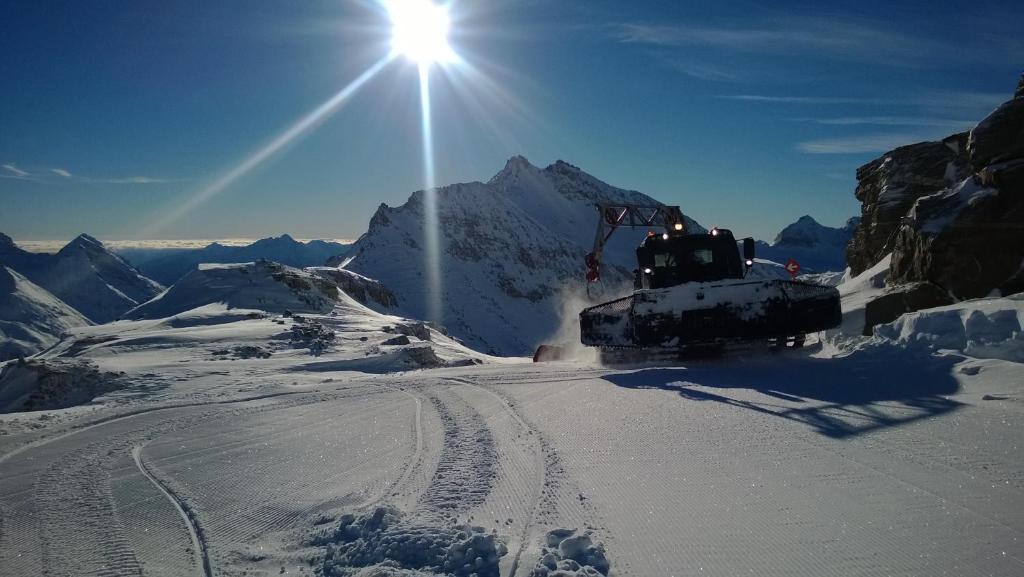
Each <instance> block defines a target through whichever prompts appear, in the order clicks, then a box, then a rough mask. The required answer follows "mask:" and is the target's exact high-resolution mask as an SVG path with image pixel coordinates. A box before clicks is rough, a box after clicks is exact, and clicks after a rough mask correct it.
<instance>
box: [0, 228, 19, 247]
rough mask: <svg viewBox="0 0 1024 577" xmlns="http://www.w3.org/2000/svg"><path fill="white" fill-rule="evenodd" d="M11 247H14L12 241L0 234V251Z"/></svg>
mask: <svg viewBox="0 0 1024 577" xmlns="http://www.w3.org/2000/svg"><path fill="white" fill-rule="evenodd" d="M11 247H16V245H15V244H14V239H13V238H11V237H9V236H7V235H6V234H4V233H2V232H0V250H2V249H4V248H11Z"/></svg>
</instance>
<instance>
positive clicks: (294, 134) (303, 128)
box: [144, 55, 394, 238]
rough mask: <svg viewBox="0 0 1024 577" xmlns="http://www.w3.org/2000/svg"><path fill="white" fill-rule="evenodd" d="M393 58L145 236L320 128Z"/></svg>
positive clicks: (168, 223)
mask: <svg viewBox="0 0 1024 577" xmlns="http://www.w3.org/2000/svg"><path fill="white" fill-rule="evenodd" d="M393 58H394V57H393V55H388V56H386V57H384V58H382V59H380V60H378V61H377V62H376V63H375V64H374V65H373V66H371V67H370V68H368V69H366V71H364V72H363V73H362V74H360V75H359V76H358V77H356V79H355V80H353V81H352V82H350V83H349V84H348V86H346V87H344V88H342V89H341V90H340V91H338V93H337V94H335V95H334V96H332V97H331V98H330V99H328V100H327V101H326V102H324V103H323V104H321V105H320V106H318V107H316V108H315V109H314V110H313V111H312V112H310V113H309V114H307V115H306V116H303V117H302V118H300V119H299V120H298V121H297V122H295V123H294V124H292V125H291V126H289V127H288V129H287V130H285V131H284V132H282V133H281V134H279V135H278V136H277V137H275V138H274V139H273V140H271V141H270V142H269V143H267V144H266V145H265V146H263V147H262V148H260V149H259V150H257V151H256V152H255V153H253V154H252V155H250V156H249V157H248V158H246V159H245V160H243V161H242V162H241V163H239V164H238V165H237V166H235V167H234V168H232V169H231V170H229V171H227V172H225V173H224V174H223V175H221V176H220V177H219V178H218V179H217V180H215V181H213V182H211V183H210V184H209V185H207V186H206V187H205V188H203V189H202V190H200V191H199V192H198V193H196V194H195V195H193V196H192V197H191V198H189V199H187V200H186V201H184V202H182V203H181V204H179V205H178V206H177V207H175V208H174V210H172V211H170V212H168V213H167V214H165V215H164V216H163V217H162V218H161V219H159V220H158V221H157V222H155V223H153V224H152V225H151V226H150V227H149V230H148V232H147V234H149V236H152V233H154V232H158V231H160V230H162V229H164V228H166V227H167V226H168V225H170V224H172V223H174V222H175V221H177V220H178V219H180V218H181V217H183V216H185V215H186V214H188V213H190V212H192V211H193V210H195V209H196V208H198V207H199V206H200V205H202V204H203V203H205V202H207V201H208V200H210V199H212V198H213V197H215V196H217V195H218V194H219V193H220V192H222V191H223V190H224V189H225V188H227V187H229V186H231V185H232V184H234V182H235V181H237V180H238V179H240V178H242V177H243V176H245V175H246V174H248V173H249V172H251V171H252V170H253V169H254V168H256V167H258V166H259V165H261V164H263V163H264V162H266V161H267V160H268V159H270V158H271V157H272V156H274V155H275V154H277V153H278V152H280V151H281V150H282V149H283V148H284V147H286V146H287V145H289V144H291V143H292V142H293V141H295V140H296V139H298V138H300V137H302V136H304V135H305V134H307V133H309V132H310V131H312V130H313V129H314V128H316V127H317V126H319V125H320V124H322V123H323V122H324V121H325V120H327V119H328V118H330V117H331V116H332V115H333V114H334V113H335V112H337V111H338V110H339V109H340V108H341V107H342V106H344V105H345V104H347V103H348V101H349V100H350V99H351V97H352V96H353V95H354V94H355V93H356V92H358V91H359V89H360V88H362V87H363V86H364V85H365V84H366V83H367V82H369V81H370V80H371V79H372V78H373V77H374V76H376V75H377V73H379V72H380V71H381V70H382V69H383V68H384V67H385V66H387V64H388V63H389V62H391V60H392V59H393ZM149 236H144V238H149Z"/></svg>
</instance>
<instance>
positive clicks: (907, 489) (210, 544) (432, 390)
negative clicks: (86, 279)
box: [0, 265, 1024, 577]
mask: <svg viewBox="0 0 1024 577" xmlns="http://www.w3.org/2000/svg"><path fill="white" fill-rule="evenodd" d="M254 266H255V265H254ZM246 270H249V271H250V273H249V274H248V276H246V273H243V272H241V271H246ZM198 272H201V273H204V274H205V275H206V276H205V277H203V278H205V279H212V278H215V277H216V275H227V276H224V277H216V278H220V279H221V280H224V281H227V282H231V283H235V286H236V288H237V287H238V286H240V285H238V283H239V282H240V281H241V280H245V281H248V280H253V282H254V283H255V284H256V285H257V286H258V287H261V289H260V291H264V289H265V291H264V292H260V291H256V292H253V293H251V294H250V295H249V296H246V297H245V298H244V299H241V300H239V301H233V300H232V298H231V297H230V295H227V296H226V295H225V294H223V293H218V292H217V291H216V290H215V289H216V287H217V286H221V285H217V283H213V282H208V281H206V280H204V281H203V282H201V283H198V284H196V285H194V286H195V287H197V288H200V287H201V288H203V291H205V292H208V293H209V294H208V298H207V299H205V300H206V302H201V301H202V300H204V299H193V298H192V296H190V295H188V293H186V296H188V298H181V299H180V300H175V299H177V298H178V297H175V296H174V295H173V294H171V293H170V292H168V293H166V294H165V296H164V297H163V298H169V297H174V299H171V300H168V301H167V302H168V303H170V302H177V303H178V304H177V305H175V306H173V307H169V308H168V309H167V311H168V312H170V311H174V312H170V314H168V315H167V316H155V313H156V311H157V310H158V309H156V308H151V309H150V312H151V313H153V315H152V316H151V315H148V314H147V315H144V316H145V317H146V318H138V319H137V320H123V321H118V322H115V323H111V324H107V325H101V326H87V327H77V328H71V329H69V331H70V336H69V337H68V338H66V339H63V340H62V341H61V342H60V343H58V344H56V345H54V346H52V347H51V348H50V349H49V350H47V351H46V352H45V353H43V354H40V355H38V356H36V357H34V358H32V359H29V360H28V362H27V363H26V364H21V365H20V364H18V363H17V362H9V363H6V364H5V365H3V375H0V393H2V392H3V391H5V390H6V391H8V392H10V391H14V392H15V393H16V394H12V395H11V396H10V398H9V401H10V402H11V403H13V404H16V403H17V402H19V401H21V402H23V401H25V400H28V399H29V398H35V399H37V400H41V401H46V402H51V401H53V402H55V403H56V404H53V405H46V404H44V405H41V406H39V405H37V406H34V407H33V408H34V409H35V410H31V411H28V412H25V411H24V409H25V407H24V406H22V407H21V408H15V410H18V411H19V412H15V413H10V414H4V415H0V574H2V575H4V576H8V575H10V576H12V577H14V576H22V575H33V576H34V575H41V574H48V575H66V574H74V575H125V574H146V575H218V576H220V575H226V576H236V575H237V576H241V575H280V574H285V575H317V574H319V575H343V576H350V575H352V576H354V575H361V576H369V575H391V576H409V577H411V576H421V577H422V576H424V575H433V576H437V575H445V576H450V575H466V576H468V575H473V574H476V575H480V576H483V575H501V576H513V577H514V576H519V577H527V576H534V577H542V576H545V577H555V576H563V577H564V576H567V575H568V576H590V577H593V576H595V575H597V576H608V575H617V576H623V577H625V576H631V575H633V576H647V575H722V576H733V575H750V574H753V575H763V576H787V577H789V576H808V577H810V576H814V577H817V576H820V575H878V574H885V575H900V576H913V575H938V574H956V575H1020V574H1021V573H1022V570H1024V562H1022V561H1021V560H1022V559H1024V540H1022V539H1021V534H1022V532H1024V453H1022V452H1021V451H1020V447H1021V444H1022V443H1024V429H1022V428H1021V427H1020V426H1019V425H1020V418H1021V415H1022V410H1021V407H1022V406H1024V405H1022V402H1024V381H1022V380H1021V378H1020V376H1021V374H1022V367H1024V364H1021V363H1019V362H1014V361H1012V360H1007V359H1008V358H1016V357H1014V355H1015V354H1017V353H1014V352H1013V351H1014V348H1013V347H1014V346H1016V345H1014V344H1013V343H1019V334H1020V328H1019V327H1020V319H1021V316H1020V311H1021V309H1020V305H1021V301H1020V300H1019V298H1002V299H981V300H979V301H970V302H965V303H960V304H959V305H957V306H955V307H945V308H943V309H936V310H933V311H922V312H919V313H914V314H912V315H905V316H904V317H902V318H901V319H899V320H898V321H896V322H894V323H892V324H891V325H889V326H888V327H886V328H884V329H883V330H882V331H881V333H882V334H880V335H879V336H876V337H873V338H870V339H865V338H861V339H857V340H854V339H851V340H850V341H841V340H836V339H830V340H824V339H821V340H817V341H816V342H815V344H814V345H812V346H809V347H808V348H806V349H800V350H787V351H783V352H777V353H774V354H770V353H767V352H759V351H748V352H745V353H739V354H735V355H732V356H727V357H722V358H715V359H705V360H701V361H686V362H677V363H659V364H651V365H645V366H631V367H617V368H616V367H604V366H600V365H598V364H596V363H593V362H584V361H573V362H552V363H538V364H533V363H530V362H529V359H516V358H495V357H488V356H485V355H481V354H479V353H476V352H474V351H472V350H471V349H469V348H467V347H465V346H464V345H462V344H461V343H459V342H458V341H456V340H454V339H452V338H450V337H448V336H447V335H445V334H443V333H442V332H440V331H438V330H437V329H435V328H433V327H431V326H428V325H425V324H423V323H420V322H418V321H415V320H412V319H408V318H402V317H398V316H393V315H386V314H382V313H379V312H376V311H373V310H371V309H369V308H367V307H366V306H364V305H362V304H361V303H359V302H357V301H356V300H355V299H353V298H351V297H350V296H349V295H347V294H345V293H344V292H343V291H339V292H336V293H335V294H334V295H333V296H332V303H333V304H332V305H331V306H330V307H329V308H326V309H323V310H321V309H319V308H316V309H315V311H313V312H297V311H294V310H289V311H276V310H273V309H275V308H278V307H279V306H283V305H284V302H283V301H280V302H279V301H273V302H270V301H268V300H267V298H268V295H278V296H279V297H280V298H284V297H285V296H287V295H288V294H291V295H293V297H295V298H297V297H296V296H295V295H296V294H301V295H305V296H307V297H308V296H310V295H313V294H317V293H318V291H319V290H320V289H319V288H316V286H314V284H313V279H311V278H307V277H306V276H305V274H309V275H312V274H313V273H304V274H303V275H297V276H295V277H293V278H291V279H290V280H288V281H287V282H286V279H285V277H283V276H282V277H281V279H280V280H279V281H277V280H274V279H273V278H272V277H273V272H270V271H264V272H265V273H266V274H267V276H268V278H270V280H269V281H267V280H266V279H265V278H263V276H260V275H262V274H263V273H260V275H256V273H255V271H253V270H251V269H250V268H249V267H248V266H247V265H246V266H241V267H239V266H231V267H207V268H206V270H204V271H198ZM211 275H213V276H211ZM254 277H259V278H254ZM296 279H297V280H301V281H303V283H299V282H296ZM847 281H848V282H847V283H845V284H846V286H845V288H842V289H841V290H842V291H843V294H844V296H845V297H846V299H847V300H848V301H850V302H859V300H861V299H862V298H864V295H865V294H867V293H870V292H872V291H876V290H881V289H880V288H879V287H877V286H876V284H877V282H878V281H877V279H876V278H874V277H871V276H870V275H869V276H867V277H863V278H862V277H858V278H856V279H847ZM271 283H274V284H271ZM289 283H290V284H289ZM279 285H280V286H279ZM241 286H248V285H246V284H244V283H243V284H242V285H241ZM281 286H283V287H284V288H283V289H282V288H281ZM295 287H298V289H296V290H298V291H299V292H298V293H294V292H292V290H293V289H295ZM203 291H199V292H203ZM310 291H312V292H310ZM257 293H258V294H262V295H264V296H262V297H259V298H263V299H264V302H263V303H262V304H267V303H268V302H269V303H270V305H272V306H268V308H266V309H261V308H258V307H252V306H246V307H243V306H241V305H242V304H246V305H254V304H261V303H259V301H258V300H255V297H254V296H253V295H256V294H257ZM275 298H276V297H275ZM288 298H292V297H288ZM191 302H199V306H196V307H193V308H188V309H184V310H178V309H180V308H182V307H184V306H186V304H188V303H191ZM290 302H291V301H289V303H290ZM155 306H156V305H154V307H155ZM160 306H169V305H167V304H166V303H165V304H163V305H160ZM289 313H290V314H289ZM1013 315H1015V316H1013ZM1011 316H1012V317H1013V318H1011ZM1014 320H1015V321H1016V324H1014ZM961 333H962V335H963V340H962V341H960V340H957V341H956V342H952V341H947V340H943V339H945V338H946V337H948V336H949V335H956V334H961ZM928 335H934V336H935V338H932V337H929V336H928ZM939 337H941V338H939ZM812 341H814V339H812ZM993 351H998V354H996V353H995V352H993ZM72 368H74V369H75V370H78V371H80V373H74V374H71V375H70V376H57V377H52V378H51V377H48V376H47V375H58V374H60V375H64V374H69V373H68V371H71V370H72ZM62 371H63V372H62ZM75 374H79V376H78V377H77V379H78V380H77V381H76V380H75V379H76V377H75V376H74V375H75ZM5 376H6V377H5ZM5 378H9V379H10V381H8V383H14V384H15V385H16V387H15V388H11V389H5V388H4V384H3V379H5ZM76 382H77V383H78V384H79V385H81V386H76ZM51 385H55V387H54V386H51ZM92 387H94V388H92ZM69 389H70V390H69ZM74 391H77V392H79V393H80V394H81V393H84V392H89V393H90V394H97V395H100V396H98V397H95V398H92V399H88V400H86V399H75V398H72V397H73V396H74V395H71V394H70V393H71V392H74ZM37 393H38V394H37ZM33 395H34V396H33ZM14 396H17V397H18V398H17V399H14V398H13V397H14ZM0 398H5V397H3V395H2V394H0ZM57 401H63V402H59V403H57ZM82 403H85V404H82ZM68 404H74V405H75V406H67V405H68ZM56 406H65V407H66V408H48V407H56Z"/></svg>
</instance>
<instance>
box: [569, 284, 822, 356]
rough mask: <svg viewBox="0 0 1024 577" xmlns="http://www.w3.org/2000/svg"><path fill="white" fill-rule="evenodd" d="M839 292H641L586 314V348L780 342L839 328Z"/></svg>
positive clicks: (814, 288)
mask: <svg viewBox="0 0 1024 577" xmlns="http://www.w3.org/2000/svg"><path fill="white" fill-rule="evenodd" d="M841 321H842V311H841V309H840V303H839V291H837V290H836V289H835V288H832V287H824V286H818V285H813V284H808V283H803V282H797V281H784V280H755V281H750V280H742V279H737V280H726V281H720V282H709V283H685V284H681V285H678V286H674V287H669V288H664V289H653V290H638V291H636V292H635V293H633V295H631V296H628V297H625V298H622V299H618V300H614V301H611V302H608V303H604V304H600V305H597V306H594V307H591V308H588V309H585V310H584V311H583V312H582V313H580V331H581V340H582V341H583V344H585V345H588V346H605V347H685V346H691V345H698V344H706V343H716V342H729V341H742V340H750V339H773V338H774V339H778V338H785V337H791V336H796V335H802V334H805V333H811V332H817V331H821V330H825V329H829V328H833V327H836V326H838V325H839V324H840V322H841Z"/></svg>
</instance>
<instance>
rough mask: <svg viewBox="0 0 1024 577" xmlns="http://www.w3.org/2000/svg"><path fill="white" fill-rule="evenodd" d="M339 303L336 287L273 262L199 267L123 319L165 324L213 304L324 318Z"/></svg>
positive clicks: (125, 315) (316, 277)
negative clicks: (153, 321)
mask: <svg viewBox="0 0 1024 577" xmlns="http://www.w3.org/2000/svg"><path fill="white" fill-rule="evenodd" d="M337 299H338V288H337V286H336V285H335V284H334V283H332V282H330V281H327V280H325V279H323V278H321V277H319V276H316V275H313V274H310V273H308V272H305V271H302V270H299V269H295V268H291V267H287V266H284V265H281V264H277V263H274V262H270V261H257V262H254V263H241V264H201V265H199V266H198V268H197V269H196V270H194V271H192V272H190V273H189V274H187V275H185V277H184V278H182V279H181V280H180V281H178V282H177V283H175V284H174V286H172V287H171V288H169V289H167V290H166V291H164V292H163V293H162V294H160V295H159V296H157V297H156V298H154V299H153V300H151V301H149V302H147V303H144V304H142V305H140V306H138V307H136V308H134V309H132V310H130V311H128V312H127V313H125V314H124V316H123V318H125V319H131V320H138V319H158V318H165V317H170V316H173V315H177V314H180V313H183V312H185V311H189V310H192V309H195V308H197V307H201V306H204V305H208V304H211V303H224V304H225V305H227V307H228V308H229V309H236V308H237V309H256V310H262V311H267V312H276V313H283V312H286V311H292V312H301V313H319V314H323V313H326V312H328V311H330V310H331V309H332V308H334V305H335V304H336V302H337Z"/></svg>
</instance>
